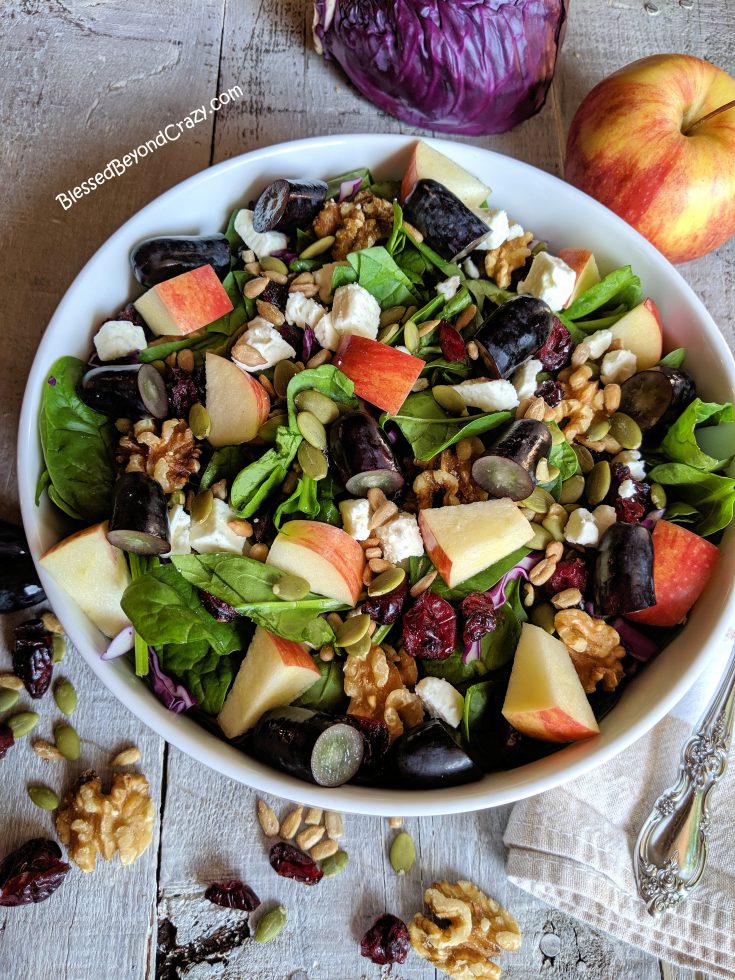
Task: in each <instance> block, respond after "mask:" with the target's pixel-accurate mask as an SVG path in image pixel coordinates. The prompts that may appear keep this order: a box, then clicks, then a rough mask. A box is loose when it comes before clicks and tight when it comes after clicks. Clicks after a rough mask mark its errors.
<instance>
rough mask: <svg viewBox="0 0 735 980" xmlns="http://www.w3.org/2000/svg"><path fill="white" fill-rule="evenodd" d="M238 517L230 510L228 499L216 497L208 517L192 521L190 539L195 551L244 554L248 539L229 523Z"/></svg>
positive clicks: (200, 552)
mask: <svg viewBox="0 0 735 980" xmlns="http://www.w3.org/2000/svg"><path fill="white" fill-rule="evenodd" d="M236 517H237V514H235V513H234V512H233V511H231V510H230V508H229V506H228V504H227V503H226V501H224V500H219V499H218V498H217V497H215V498H214V500H213V501H212V509H211V510H210V512H209V515H208V517H207V519H206V520H205V521H192V524H191V530H190V532H189V540H190V542H191V546H192V548H193V549H194V551H198V552H199V554H206V553H207V552H210V551H229V552H232V553H233V554H235V555H242V554H243V553H244V552H245V549H246V547H247V540H246V539H245V538H243V537H241V536H240V535H239V534H235V532H234V531H233V530H232V528H231V527H230V526H229V524H228V521H231V520H233V518H236ZM245 553H247V552H245Z"/></svg>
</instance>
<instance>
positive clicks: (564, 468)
mask: <svg viewBox="0 0 735 980" xmlns="http://www.w3.org/2000/svg"><path fill="white" fill-rule="evenodd" d="M547 424H548V426H549V428H550V429H552V431H554V430H556V432H557V433H558V434H559V435H560V436H561V431H560V429H559V426H558V425H557V424H556V422H549V423H547ZM549 464H550V465H552V466H557V467H558V468H559V480H560V481H561V482H562V483H563V482H564V480H568V479H569V478H570V477H571V476H575V475H576V474H577V473H579V472H580V467H579V459H578V457H577V454H576V453H575V451H574V450H573V449H572V447H571V446H570V445H569V443H568V442H567V441H566V439H565V438H564V437H563V436H562V437H561V439H560V441H559V442H557V443H556V445H552V447H551V452H550V453H549Z"/></svg>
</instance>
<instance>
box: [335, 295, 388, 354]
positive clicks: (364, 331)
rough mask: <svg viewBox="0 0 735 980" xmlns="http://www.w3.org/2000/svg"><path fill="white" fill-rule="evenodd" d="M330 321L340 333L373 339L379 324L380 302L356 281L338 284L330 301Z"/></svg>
mask: <svg viewBox="0 0 735 980" xmlns="http://www.w3.org/2000/svg"><path fill="white" fill-rule="evenodd" d="M332 323H333V324H334V329H335V330H336V331H337V333H338V334H340V335H342V334H351V335H352V336H353V337H368V338H369V339H370V340H375V338H376V337H377V336H378V327H379V326H380V304H379V303H378V301H377V300H376V299H375V297H374V296H372V295H371V294H370V293H369V292H368V291H367V289H364V288H363V287H362V286H360V285H358V284H357V283H356V282H352V283H350V284H349V285H347V286H340V287H339V289H337V290H336V292H335V294H334V302H333V303H332Z"/></svg>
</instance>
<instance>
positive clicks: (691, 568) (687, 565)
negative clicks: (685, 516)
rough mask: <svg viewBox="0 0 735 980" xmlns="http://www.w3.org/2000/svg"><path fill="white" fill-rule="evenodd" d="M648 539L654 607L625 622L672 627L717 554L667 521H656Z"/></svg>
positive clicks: (700, 586)
mask: <svg viewBox="0 0 735 980" xmlns="http://www.w3.org/2000/svg"><path fill="white" fill-rule="evenodd" d="M652 539H653V591H654V593H655V596H656V603H655V605H653V606H649V608H648V609H641V610H640V611H639V612H634V613H629V614H628V615H627V616H626V617H625V618H626V619H632V620H634V621H635V622H636V623H647V624H648V625H649V626H676V625H677V624H678V623H680V622H681V621H682V620H683V619H684V617H685V616H686V614H687V613H688V612H689V610H690V609H691V608H692V606H693V605H694V603H695V602H696V601H697V599H698V598H699V597H700V595H701V594H702V592H703V590H704V587H705V586H706V584H707V582H709V580H710V577H711V575H712V572H713V571H714V568H715V565H716V564H717V560H718V558H719V556H720V550H719V548H717V546H716V545H714V544H712V543H711V542H710V541H706V540H705V539H704V538H700V536H699V535H698V534H694V533H693V532H692V531H687V529H686V528H685V527H680V526H679V525H678V524H672V523H671V521H657V522H656V526H655V528H654V529H653V535H652Z"/></svg>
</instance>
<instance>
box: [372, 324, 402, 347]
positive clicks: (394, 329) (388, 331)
mask: <svg viewBox="0 0 735 980" xmlns="http://www.w3.org/2000/svg"><path fill="white" fill-rule="evenodd" d="M400 329H401V328H400V327H399V325H398V324H397V323H391V325H390V326H388V327H383V329H382V330H380V331H379V332H378V340H379V341H380V343H381V344H389V343H390V342H391V340H393V338H394V337H395V336H396V334H397V333H398V331H399V330H400Z"/></svg>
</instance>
